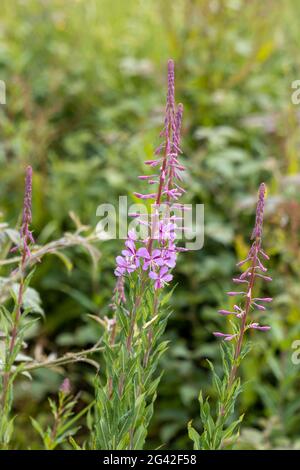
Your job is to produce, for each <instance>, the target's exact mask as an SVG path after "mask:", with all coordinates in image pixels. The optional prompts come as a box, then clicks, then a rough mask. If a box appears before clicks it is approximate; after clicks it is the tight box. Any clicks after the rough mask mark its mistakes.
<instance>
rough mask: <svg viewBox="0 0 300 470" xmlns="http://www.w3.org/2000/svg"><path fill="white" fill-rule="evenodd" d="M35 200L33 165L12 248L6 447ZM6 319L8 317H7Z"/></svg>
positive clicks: (4, 388) (1, 428) (0, 436)
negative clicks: (14, 284)
mask: <svg viewBox="0 0 300 470" xmlns="http://www.w3.org/2000/svg"><path fill="white" fill-rule="evenodd" d="M31 199H32V168H31V166H28V167H27V168H26V177H25V192H24V203H23V217H22V225H21V230H20V244H19V246H18V247H15V248H14V249H13V250H12V251H16V250H19V252H20V262H19V267H18V271H19V286H18V293H17V295H16V298H15V306H14V310H13V313H12V316H11V318H7V316H6V322H7V323H6V338H7V341H6V352H5V363H4V366H3V371H4V373H3V377H2V383H1V410H2V413H1V419H0V445H1V446H2V448H6V447H7V445H8V443H9V439H10V432H9V428H10V418H9V415H10V410H11V404H12V386H13V381H14V378H15V372H14V361H15V359H16V357H17V355H18V353H19V351H20V349H21V346H22V338H23V331H24V329H23V331H22V333H20V322H21V315H22V308H23V298H24V293H25V290H26V265H27V262H28V261H29V259H30V256H31V252H30V244H31V243H33V242H34V240H33V236H32V233H31V231H30V224H31V221H32V212H31ZM3 318H4V317H3Z"/></svg>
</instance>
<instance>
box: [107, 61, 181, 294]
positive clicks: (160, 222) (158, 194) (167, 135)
mask: <svg viewBox="0 0 300 470" xmlns="http://www.w3.org/2000/svg"><path fill="white" fill-rule="evenodd" d="M182 114H183V106H182V104H179V105H178V106H177V108H176V105H175V85H174V63H173V61H172V60H169V61H168V93H167V103H166V110H165V121H164V128H163V130H162V132H161V134H160V136H161V137H162V138H163V142H162V143H161V144H160V145H159V146H158V148H157V149H156V150H155V159H153V160H147V161H145V164H146V165H147V166H149V167H151V168H154V167H159V171H158V172H157V173H156V174H153V175H141V176H139V179H140V180H143V181H147V182H148V184H149V185H151V186H152V185H157V189H156V191H155V192H151V193H147V194H142V193H137V192H135V193H134V195H135V196H136V197H137V198H138V199H141V200H148V199H149V200H153V204H152V206H151V207H152V212H151V218H150V222H145V220H143V216H142V215H140V214H138V213H136V214H131V216H132V217H135V219H136V223H137V225H144V226H145V225H146V226H147V227H148V230H149V232H150V236H147V237H146V238H144V239H141V240H138V239H137V234H136V232H135V231H134V230H130V231H129V233H128V238H127V240H126V242H125V249H124V250H123V251H122V256H117V258H116V263H117V267H116V269H115V275H116V276H117V277H123V276H124V275H125V274H131V273H133V272H134V271H136V270H137V269H138V268H140V269H141V270H142V271H145V272H148V276H149V278H150V279H152V280H153V281H154V287H155V289H160V288H162V287H163V286H164V285H165V284H167V283H168V282H170V281H171V280H172V278H173V276H172V274H170V270H171V269H172V268H174V266H175V264H176V257H177V253H178V251H184V250H185V249H184V248H180V247H177V246H176V243H175V240H176V229H178V227H177V224H176V222H177V220H178V219H180V217H176V216H175V215H170V214H171V210H170V209H171V208H172V209H183V205H182V204H179V203H178V202H177V200H178V198H179V197H180V196H181V195H182V194H183V193H184V192H185V191H184V189H183V188H182V187H181V185H180V182H181V181H182V172H183V171H184V170H185V168H184V166H183V165H181V163H180V162H179V154H180V153H181V150H180V132H181V122H182ZM162 204H163V205H164V207H165V208H167V209H168V210H164V211H163V213H162V211H160V209H161V207H162ZM138 244H139V245H138Z"/></svg>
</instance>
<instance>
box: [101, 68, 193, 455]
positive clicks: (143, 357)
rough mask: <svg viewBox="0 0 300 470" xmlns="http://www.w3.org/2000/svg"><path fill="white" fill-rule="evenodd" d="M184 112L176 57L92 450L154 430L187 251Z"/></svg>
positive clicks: (131, 243)
mask: <svg viewBox="0 0 300 470" xmlns="http://www.w3.org/2000/svg"><path fill="white" fill-rule="evenodd" d="M182 114H183V106H182V105H181V104H179V105H178V106H176V104H175V75H174V62H173V61H172V60H169V61H168V92H167V100H166V108H165V119H164V126H163V130H162V132H161V134H160V136H161V138H162V142H161V144H160V145H159V146H158V148H157V149H156V150H155V157H154V158H153V159H152V160H147V161H145V164H146V166H147V167H148V168H150V169H151V168H153V169H154V171H155V174H145V175H141V176H139V179H140V180H141V181H145V182H146V183H148V185H149V186H150V187H151V188H153V187H155V188H156V189H155V190H152V191H151V192H148V193H146V192H145V193H140V192H135V193H134V195H135V197H136V198H138V199H139V200H141V201H151V213H150V217H147V220H145V218H144V216H143V215H142V214H139V213H135V214H131V216H132V217H133V219H134V220H133V222H132V224H133V225H134V227H135V228H139V229H140V232H141V233H144V232H143V229H146V232H147V234H145V236H144V235H143V237H141V238H139V237H138V233H137V231H136V230H134V228H131V229H130V230H129V232H128V237H127V239H126V241H125V247H124V249H123V250H122V253H121V255H119V256H117V258H116V269H115V275H116V277H117V286H116V289H115V292H114V311H115V318H114V325H113V328H112V327H108V328H107V332H106V336H107V339H106V347H105V353H104V359H105V362H106V373H105V378H104V380H105V386H104V387H103V386H102V385H100V384H99V383H98V386H97V396H96V420H95V436H96V440H95V442H93V444H92V446H93V448H97V449H99V448H100V449H140V448H142V447H143V445H144V441H145V438H146V435H147V428H148V425H149V422H150V418H151V416H152V412H153V404H154V400H155V397H156V389H157V386H158V383H159V378H160V377H159V376H157V367H158V360H159V357H160V356H161V354H162V353H163V352H164V351H165V349H166V346H167V343H166V342H163V341H161V339H160V338H161V335H162V334H163V331H164V329H165V326H166V322H167V318H168V315H169V312H168V308H167V300H166V296H165V297H164V296H163V289H164V287H165V286H167V285H168V284H169V283H170V282H171V281H172V279H173V275H172V273H171V271H172V269H174V267H175V265H176V260H177V255H178V252H179V251H184V249H183V248H180V247H178V246H177V245H176V229H178V227H177V224H176V222H177V220H179V219H180V217H178V216H176V215H175V214H174V212H175V209H176V210H177V212H178V211H179V210H180V211H181V210H182V207H183V206H182V204H180V203H179V202H178V199H179V198H180V197H181V196H182V194H183V193H184V192H185V191H184V189H183V188H182V187H181V180H182V172H183V171H184V170H185V168H184V166H183V165H182V164H181V163H180V162H179V157H180V154H181V150H180V132H181V122H182ZM112 337H113V341H112ZM116 346H117V347H116ZM124 416H127V419H126V420H125V422H124ZM112 423H113V425H112Z"/></svg>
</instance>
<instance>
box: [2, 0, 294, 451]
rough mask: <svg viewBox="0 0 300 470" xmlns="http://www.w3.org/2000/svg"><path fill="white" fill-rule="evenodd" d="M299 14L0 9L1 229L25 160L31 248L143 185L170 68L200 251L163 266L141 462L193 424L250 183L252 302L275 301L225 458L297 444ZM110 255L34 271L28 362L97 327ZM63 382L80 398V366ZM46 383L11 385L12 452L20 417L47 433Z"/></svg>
mask: <svg viewBox="0 0 300 470" xmlns="http://www.w3.org/2000/svg"><path fill="white" fill-rule="evenodd" d="M299 18H300V3H299V2H298V1H297V0H277V1H276V2H275V1H273V0H265V1H264V2H261V1H260V0H252V1H251V2H248V1H242V0H152V1H151V0H143V1H139V0H126V1H123V0H113V1H111V0H110V1H108V0H89V1H84V0H76V1H75V0H51V1H50V0H27V1H22V0H2V2H1V18H0V79H1V80H4V81H5V82H6V87H7V104H6V105H5V106H2V105H1V106H0V133H1V134H0V165H1V178H0V212H1V217H2V221H6V222H9V223H10V224H11V225H12V226H14V225H15V224H16V223H17V221H18V217H19V214H20V207H21V201H22V191H23V177H24V167H25V165H26V164H27V163H31V164H32V165H33V167H34V201H33V214H34V233H35V237H36V239H37V241H38V242H39V243H45V242H47V241H50V240H51V239H53V238H55V237H59V236H61V234H62V233H63V232H64V231H65V230H69V229H72V228H73V223H72V220H71V219H70V218H69V215H68V213H69V212H70V211H73V212H74V213H76V214H77V216H78V217H79V218H80V219H81V221H82V222H83V223H84V224H90V225H91V226H94V225H95V224H96V222H97V217H96V208H97V206H98V205H99V204H101V203H103V202H111V203H115V204H116V203H117V201H118V197H119V195H124V194H128V195H129V197H130V198H132V191H134V190H140V189H141V188H142V184H141V182H138V181H137V179H136V176H137V175H138V174H140V173H141V171H142V167H143V160H144V159H145V157H146V158H151V157H152V152H153V149H154V147H155V145H156V144H157V143H158V140H159V139H158V133H159V131H160V128H161V125H162V120H163V110H164V100H165V89H166V62H167V59H168V58H169V57H172V58H173V59H174V60H175V63H176V86H177V90H176V95H177V101H181V102H182V103H183V104H184V108H185V113H184V126H183V127H184V128H183V132H184V134H183V141H182V147H183V150H184V154H185V163H186V165H187V168H188V171H187V177H186V181H185V186H186V188H187V190H188V191H187V193H186V196H185V202H194V203H204V204H205V244H204V248H203V249H202V250H201V251H197V252H191V253H187V254H182V255H181V257H180V259H179V261H178V265H177V268H176V275H175V277H176V282H178V287H177V289H176V292H175V295H174V297H173V300H172V303H173V308H174V313H173V316H172V318H171V320H170V323H169V326H168V329H167V333H166V334H167V336H168V338H169V339H170V340H171V344H170V348H169V351H168V354H167V355H166V356H165V357H164V359H163V364H162V366H163V368H164V369H165V373H164V377H163V380H162V382H161V385H160V388H159V396H158V400H157V403H156V411H155V417H154V420H153V423H152V428H151V430H150V435H149V439H148V446H149V447H150V448H155V447H156V446H159V445H162V444H163V445H164V446H165V447H166V448H174V449H176V448H189V447H190V446H191V443H190V442H189V441H188V439H187V433H186V425H187V422H188V421H189V420H190V419H192V418H193V419H194V418H196V417H197V416H198V402H197V395H198V391H199V389H200V388H203V389H204V392H205V393H208V394H212V393H213V391H212V390H211V375H210V372H209V369H208V366H207V363H206V360H205V358H207V357H209V358H210V359H213V360H214V361H216V363H218V361H219V347H218V343H217V341H216V340H215V339H214V338H213V337H212V334H211V333H212V331H213V330H215V329H216V327H218V328H220V327H221V328H222V327H224V319H223V318H221V319H219V318H218V315H217V310H218V308H220V307H222V308H227V307H228V306H229V305H228V303H229V301H228V299H227V297H226V295H225V292H226V290H228V288H229V287H230V285H231V277H232V275H233V273H234V270H235V263H236V261H237V259H238V258H239V257H243V254H244V253H245V251H246V247H247V245H248V243H249V235H250V234H251V224H252V223H253V211H254V198H255V195H256V190H257V187H258V184H259V182H261V181H262V180H265V181H266V183H267V185H268V204H267V215H266V224H265V247H266V251H267V252H268V253H269V254H270V255H271V257H272V258H271V261H270V263H269V266H270V267H271V273H272V276H273V278H274V282H273V283H272V285H270V286H269V287H268V289H269V290H268V291H267V292H263V293H266V294H268V295H271V296H272V297H274V302H273V304H272V307H271V309H269V312H268V318H267V322H268V323H269V324H271V326H272V331H271V332H270V333H267V334H259V333H255V344H256V346H255V349H254V350H253V352H252V354H251V355H249V357H248V358H247V360H246V361H245V364H244V367H243V370H242V373H243V375H244V377H245V379H246V380H247V381H248V385H247V388H246V391H245V393H244V394H243V396H242V399H241V401H240V411H242V410H247V413H246V418H245V425H246V426H247V428H248V429H247V431H246V432H245V433H244V434H243V435H242V439H241V444H240V446H241V447H247V448H270V447H293V446H294V447H297V446H298V448H300V398H299V386H300V379H299V368H300V366H299V365H298V366H297V365H294V364H292V362H291V355H292V353H293V349H292V342H293V340H295V339H300V307H299V305H300V302H299V301H300V282H299V276H300V255H299V243H300V216H299V210H300V188H299V185H300V145H299V144H300V133H299V116H300V114H299V109H298V107H297V106H295V105H293V104H292V102H291V93H292V89H291V83H292V81H293V80H296V79H299V78H300V69H299V61H300V55H299V46H300V37H299ZM132 200H133V199H132ZM121 246H122V242H121V241H113V242H108V241H106V242H101V243H99V245H98V248H99V249H100V251H101V259H100V262H99V264H98V266H97V269H95V268H94V267H93V264H92V263H91V261H90V259H89V258H88V256H86V255H85V254H84V253H83V251H82V250H81V249H79V248H76V249H74V250H72V251H71V250H70V252H69V253H68V254H69V256H70V257H71V259H72V262H73V269H72V271H71V272H68V270H67V269H66V267H65V266H64V264H63V263H60V261H59V260H58V259H57V258H55V257H48V258H47V259H46V260H44V261H43V264H42V265H41V266H40V267H39V268H38V270H37V272H36V274H35V277H34V286H33V287H35V288H36V289H37V290H38V291H39V292H40V295H41V298H42V302H43V307H44V310H45V312H46V320H45V322H44V323H43V324H42V326H41V328H40V330H39V331H37V332H36V333H35V337H34V338H33V340H32V342H30V345H31V346H30V347H31V348H33V347H34V344H35V345H36V346H35V347H36V348H38V350H39V351H40V352H41V351H45V352H46V353H50V352H53V353H57V354H62V353H64V352H66V351H67V350H68V349H72V350H76V348H77V349H78V348H82V347H85V346H88V345H91V344H93V342H94V341H95V340H97V339H98V337H99V335H100V329H98V327H97V326H95V325H94V324H92V323H91V322H90V321H89V320H88V317H87V313H93V314H95V313H96V314H100V315H106V314H108V313H109V301H110V297H111V293H112V289H113V286H114V276H113V267H114V258H115V256H116V254H117V252H118V251H119V250H120V248H121ZM6 274H7V271H5V269H2V270H1V275H3V276H4V275H6ZM264 289H265V287H264ZM99 359H100V361H101V357H100V358H99ZM67 371H68V374H69V376H70V379H71V382H72V383H73V387H74V388H75V389H76V390H82V401H88V400H89V399H90V397H91V394H92V387H91V383H92V377H93V373H94V371H93V369H92V367H89V366H88V365H80V364H76V365H73V366H69V367H68V368H67ZM61 380H62V376H61V375H60V374H59V373H57V372H54V371H49V370H44V371H39V372H38V371H37V372H36V373H35V374H34V380H33V381H32V382H29V381H26V380H24V381H22V382H20V383H19V386H18V390H17V401H16V411H17V414H18V417H17V421H16V423H17V425H18V426H17V428H18V432H17V435H16V442H15V446H16V447H21V448H26V447H28V446H29V445H30V446H31V447H35V446H38V443H39V440H38V437H37V436H36V435H35V434H34V432H33V430H32V429H31V428H30V424H29V419H28V415H29V414H31V415H32V416H34V417H35V418H36V419H40V420H41V421H43V420H44V421H47V419H48V415H47V413H48V407H47V401H46V399H45V398H46V397H47V396H48V395H50V394H52V393H55V391H56V390H57V388H58V386H59V383H60V382H61ZM212 398H213V397H212ZM197 424H198V423H197V419H196V422H195V425H197ZM85 432H87V430H86V429H82V432H81V434H82V437H84V433H85Z"/></svg>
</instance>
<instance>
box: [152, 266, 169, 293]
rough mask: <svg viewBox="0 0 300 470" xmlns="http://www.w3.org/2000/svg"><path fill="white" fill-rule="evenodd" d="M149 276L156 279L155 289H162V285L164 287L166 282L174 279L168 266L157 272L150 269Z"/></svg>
mask: <svg viewBox="0 0 300 470" xmlns="http://www.w3.org/2000/svg"><path fill="white" fill-rule="evenodd" d="M149 277H150V278H151V279H153V280H154V281H155V283H154V287H155V289H161V288H162V287H164V285H165V284H167V283H168V282H170V281H172V279H173V276H172V274H168V268H167V267H166V266H163V267H162V268H161V269H160V271H159V273H156V272H155V271H150V273H149Z"/></svg>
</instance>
